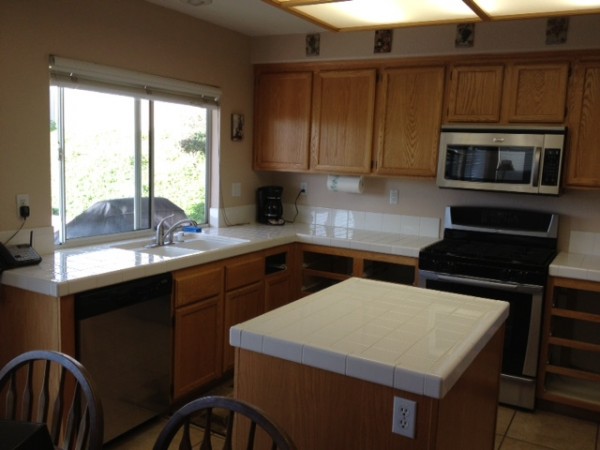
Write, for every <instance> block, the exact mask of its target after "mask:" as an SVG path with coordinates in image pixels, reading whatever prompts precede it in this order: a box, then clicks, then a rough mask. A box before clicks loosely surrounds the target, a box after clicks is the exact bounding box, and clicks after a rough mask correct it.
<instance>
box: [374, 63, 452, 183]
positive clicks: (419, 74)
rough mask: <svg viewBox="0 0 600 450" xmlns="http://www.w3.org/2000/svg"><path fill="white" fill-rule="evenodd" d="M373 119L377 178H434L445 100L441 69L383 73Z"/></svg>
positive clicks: (394, 69) (443, 74)
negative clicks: (379, 176) (374, 123)
mask: <svg viewBox="0 0 600 450" xmlns="http://www.w3.org/2000/svg"><path fill="white" fill-rule="evenodd" d="M382 75H383V76H382V83H381V86H380V88H379V97H378V104H379V107H378V110H377V116H376V120H375V122H376V133H377V140H376V142H377V143H376V149H377V159H376V161H377V162H376V167H375V169H374V171H375V172H376V173H377V174H380V175H407V176H422V177H434V176H435V174H436V170H437V154H438V145H439V132H438V131H439V129H440V124H441V120H442V108H443V99H444V78H445V68H444V66H424V67H401V68H387V69H384V70H383V71H382Z"/></svg>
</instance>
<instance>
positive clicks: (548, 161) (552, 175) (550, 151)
mask: <svg viewBox="0 0 600 450" xmlns="http://www.w3.org/2000/svg"><path fill="white" fill-rule="evenodd" d="M560 153H561V152H560V149H559V148H547V149H545V150H544V163H543V164H544V166H543V169H542V186H558V183H559V179H558V178H559V176H560V160H561V158H560Z"/></svg>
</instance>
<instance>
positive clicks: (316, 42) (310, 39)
mask: <svg viewBox="0 0 600 450" xmlns="http://www.w3.org/2000/svg"><path fill="white" fill-rule="evenodd" d="M320 53H321V35H320V34H319V33H314V34H307V35H306V56H319V54H320Z"/></svg>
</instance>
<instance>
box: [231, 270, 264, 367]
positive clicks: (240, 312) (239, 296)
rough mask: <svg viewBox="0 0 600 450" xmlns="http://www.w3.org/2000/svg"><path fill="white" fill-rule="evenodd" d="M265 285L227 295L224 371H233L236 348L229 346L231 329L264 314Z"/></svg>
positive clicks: (253, 286)
mask: <svg viewBox="0 0 600 450" xmlns="http://www.w3.org/2000/svg"><path fill="white" fill-rule="evenodd" d="M263 305H264V284H263V282H262V281H260V282H258V283H254V284H251V285H249V286H246V287H243V288H240V289H236V290H234V291H231V292H227V293H226V294H225V321H224V324H225V328H224V333H223V337H224V346H223V371H227V370H229V369H233V362H234V348H233V347H232V346H231V345H229V329H230V328H231V327H232V326H233V325H237V324H238V323H241V322H244V321H246V320H250V319H252V318H254V317H256V316H258V315H259V314H261V313H262V312H263Z"/></svg>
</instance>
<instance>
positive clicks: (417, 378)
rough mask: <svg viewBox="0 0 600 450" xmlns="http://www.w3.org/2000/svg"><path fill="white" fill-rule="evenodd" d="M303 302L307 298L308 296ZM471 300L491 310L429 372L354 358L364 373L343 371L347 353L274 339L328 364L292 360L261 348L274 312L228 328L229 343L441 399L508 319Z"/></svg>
mask: <svg viewBox="0 0 600 450" xmlns="http://www.w3.org/2000/svg"><path fill="white" fill-rule="evenodd" d="M351 280H354V279H351ZM351 280H347V281H345V282H342V283H340V284H344V283H348V282H350V281H351ZM361 281H369V282H371V283H382V284H387V283H385V282H378V281H373V280H361ZM337 286H339V285H337ZM329 290H332V288H329ZM323 292H324V291H321V292H319V293H317V294H313V296H315V295H319V296H321V297H322V295H323ZM441 294H443V293H441ZM309 297H312V296H309ZM304 299H307V297H305V298H304ZM472 300H474V301H481V302H493V303H494V308H491V309H490V310H489V311H488V312H487V313H486V314H485V317H484V318H482V320H480V321H479V322H478V323H477V324H476V325H475V326H474V328H473V330H472V335H471V336H470V337H469V338H468V339H466V340H465V341H463V342H461V343H460V344H459V345H457V346H456V347H455V348H454V349H453V351H452V355H451V357H450V358H446V359H444V361H443V362H442V363H441V364H437V365H436V366H435V367H432V368H431V369H430V370H422V371H418V370H415V369H414V368H411V367H408V366H407V367H404V366H402V365H400V364H397V363H386V362H383V361H376V360H365V359H362V358H357V361H360V362H361V364H362V368H363V374H359V373H357V372H356V371H355V372H354V373H348V370H347V365H346V368H345V369H344V368H342V366H343V365H344V362H345V361H346V360H347V359H348V358H349V357H353V355H352V354H346V353H344V352H339V353H338V352H335V351H332V349H331V348H327V349H322V348H321V349H319V348H318V346H313V345H311V344H308V343H306V342H304V341H303V340H300V341H293V340H289V339H281V338H277V339H275V340H277V341H280V342H281V345H279V346H277V347H273V348H286V349H287V350H288V351H289V350H290V349H292V350H294V349H295V350H294V351H292V352H291V353H292V354H295V353H298V352H301V353H304V351H303V349H306V348H310V349H311V351H316V350H318V351H321V352H322V353H324V355H325V356H324V358H326V359H327V361H325V359H321V360H319V358H316V357H315V358H313V359H310V360H307V359H306V358H304V357H303V358H302V359H301V360H299V357H298V356H296V357H294V356H292V355H291V354H288V353H286V352H283V351H281V350H278V351H273V348H271V347H267V346H266V345H264V343H265V342H267V341H269V342H270V341H271V340H273V339H274V338H273V336H271V335H270V333H269V332H267V333H266V334H263V333H261V332H259V331H258V329H259V328H260V327H261V326H262V325H263V323H264V322H268V320H271V319H272V318H273V317H274V315H276V314H277V310H275V311H271V312H269V313H266V314H264V315H263V316H259V318H256V319H252V320H250V321H247V322H243V323H241V324H238V325H235V326H233V327H231V329H230V343H231V345H233V346H234V347H239V348H242V349H245V350H250V351H254V352H257V353H261V354H265V355H269V356H273V357H276V358H280V359H284V360H288V361H293V362H296V363H298V364H303V365H306V366H310V367H315V368H319V369H322V370H328V371H330V372H335V373H340V374H345V375H346V376H349V377H352V378H356V379H360V380H363V381H367V382H372V383H376V384H381V385H384V386H389V387H393V388H395V389H400V390H404V391H408V392H411V393H414V394H417V395H424V396H427V397H430V398H435V399H440V398H443V397H444V396H445V395H446V394H447V393H448V392H449V391H450V389H451V388H452V387H453V386H454V384H455V383H456V382H457V381H458V379H459V378H460V377H461V376H462V374H463V373H464V372H465V371H466V370H467V368H468V367H469V365H470V364H471V363H472V362H473V361H474V360H475V358H476V357H477V355H478V354H479V352H481V350H482V349H483V348H484V347H485V346H486V345H487V344H488V343H489V342H490V340H491V339H492V337H493V336H494V335H495V334H496V332H497V331H498V330H499V329H500V327H501V326H502V324H503V323H504V322H505V321H506V319H507V317H508V311H509V305H508V303H506V302H499V301H496V300H488V299H479V298H475V297H473V298H472ZM264 318H267V319H268V320H264ZM367 369H368V370H367ZM370 370H372V371H375V372H378V373H377V374H375V375H374V374H372V373H369V371H370ZM390 371H391V372H392V373H393V377H392V378H390V377H389V373H390ZM399 376H401V377H402V378H404V379H403V380H402V382H400V383H399V382H398V379H397V377H399Z"/></svg>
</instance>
